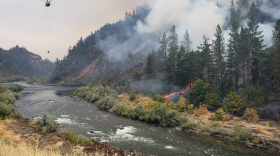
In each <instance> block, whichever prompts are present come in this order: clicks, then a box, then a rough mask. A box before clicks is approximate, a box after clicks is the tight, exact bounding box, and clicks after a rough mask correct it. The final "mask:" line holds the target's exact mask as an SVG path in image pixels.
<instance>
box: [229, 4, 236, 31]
mask: <svg viewBox="0 0 280 156" xmlns="http://www.w3.org/2000/svg"><path fill="white" fill-rule="evenodd" d="M229 14H230V17H229V26H232V24H233V22H235V21H236V9H235V5H234V2H233V0H231V3H230V8H229Z"/></svg>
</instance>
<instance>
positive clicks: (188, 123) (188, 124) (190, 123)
mask: <svg viewBox="0 0 280 156" xmlns="http://www.w3.org/2000/svg"><path fill="white" fill-rule="evenodd" d="M184 128H188V129H193V128H194V122H191V121H188V122H187V124H186V127H184Z"/></svg>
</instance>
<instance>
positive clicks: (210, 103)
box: [204, 93, 221, 108]
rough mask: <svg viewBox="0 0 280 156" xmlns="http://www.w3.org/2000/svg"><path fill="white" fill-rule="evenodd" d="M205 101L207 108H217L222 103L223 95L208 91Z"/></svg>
mask: <svg viewBox="0 0 280 156" xmlns="http://www.w3.org/2000/svg"><path fill="white" fill-rule="evenodd" d="M204 103H205V104H206V106H207V108H215V107H219V106H220V105H221V97H220V95H218V94H216V93H207V94H206V97H205V101H204Z"/></svg>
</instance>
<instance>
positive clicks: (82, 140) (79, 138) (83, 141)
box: [76, 134, 92, 146]
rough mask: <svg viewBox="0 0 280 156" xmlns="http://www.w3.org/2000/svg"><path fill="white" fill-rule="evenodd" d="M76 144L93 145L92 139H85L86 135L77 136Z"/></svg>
mask: <svg viewBox="0 0 280 156" xmlns="http://www.w3.org/2000/svg"><path fill="white" fill-rule="evenodd" d="M76 142H77V143H78V144H79V145H81V146H83V145H87V144H90V143H92V141H91V139H89V138H87V137H85V136H84V135H81V134H80V135H77V137H76Z"/></svg>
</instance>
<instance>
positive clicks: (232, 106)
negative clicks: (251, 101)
mask: <svg viewBox="0 0 280 156" xmlns="http://www.w3.org/2000/svg"><path fill="white" fill-rule="evenodd" d="M223 108H224V109H225V110H226V111H228V112H230V113H234V112H238V111H240V110H241V109H242V108H244V101H243V100H242V99H241V97H240V96H239V95H237V93H236V92H230V93H229V94H228V95H227V96H226V97H225V98H224V101H223Z"/></svg>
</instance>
